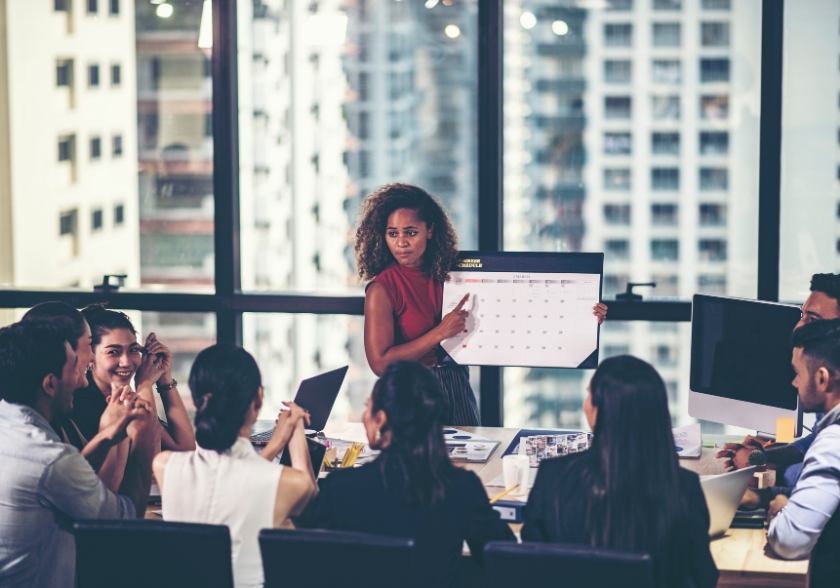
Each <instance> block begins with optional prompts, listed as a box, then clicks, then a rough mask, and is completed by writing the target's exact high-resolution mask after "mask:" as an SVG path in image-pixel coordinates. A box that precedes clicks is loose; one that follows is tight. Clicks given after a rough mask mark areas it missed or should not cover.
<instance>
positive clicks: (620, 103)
mask: <svg viewBox="0 0 840 588" xmlns="http://www.w3.org/2000/svg"><path fill="white" fill-rule="evenodd" d="M631 106H632V101H631V99H630V97H629V96H607V97H605V98H604V118H630V114H631Z"/></svg>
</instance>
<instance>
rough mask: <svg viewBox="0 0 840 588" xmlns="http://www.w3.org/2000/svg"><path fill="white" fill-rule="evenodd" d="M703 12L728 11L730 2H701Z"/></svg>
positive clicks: (727, 0)
mask: <svg viewBox="0 0 840 588" xmlns="http://www.w3.org/2000/svg"><path fill="white" fill-rule="evenodd" d="M702 6H703V10H729V9H730V8H732V0H703V5H702Z"/></svg>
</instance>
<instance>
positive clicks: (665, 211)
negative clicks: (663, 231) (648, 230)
mask: <svg viewBox="0 0 840 588" xmlns="http://www.w3.org/2000/svg"><path fill="white" fill-rule="evenodd" d="M650 222H651V224H653V225H656V226H660V227H673V226H676V225H677V224H678V222H679V207H678V206H677V205H676V204H651V205H650Z"/></svg>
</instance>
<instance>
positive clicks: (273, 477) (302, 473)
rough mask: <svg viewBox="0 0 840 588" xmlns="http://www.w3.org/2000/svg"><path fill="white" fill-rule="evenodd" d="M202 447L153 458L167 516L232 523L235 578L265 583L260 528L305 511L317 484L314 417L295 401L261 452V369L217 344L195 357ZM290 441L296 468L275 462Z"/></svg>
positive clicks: (243, 584)
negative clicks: (310, 433) (254, 432)
mask: <svg viewBox="0 0 840 588" xmlns="http://www.w3.org/2000/svg"><path fill="white" fill-rule="evenodd" d="M189 385H190V391H191V392H192V397H193V401H194V402H195V406H196V409H197V410H196V415H195V426H196V432H195V440H196V443H198V448H197V449H196V450H195V451H188V452H178V453H176V452H171V451H164V452H162V453H160V454H159V455H158V456H157V457H156V458H155V460H154V463H153V469H154V473H155V478H156V479H157V481H158V485H159V486H160V489H161V496H162V500H163V518H164V519H165V520H169V521H180V522H187V523H206V524H214V525H227V526H228V527H230V538H231V557H232V561H233V577H234V584H235V585H236V587H237V588H251V587H256V586H262V585H263V569H262V558H261V557H260V547H259V540H258V536H259V532H260V530H261V529H265V528H271V527H279V526H280V525H281V524H282V523H283V521H285V520H286V519H287V518H289V517H293V516H296V515H298V514H300V512H301V511H302V510H303V508H304V507H305V506H306V503H307V502H309V499H310V498H311V497H312V496H313V495H314V494H315V493H316V491H317V485H316V483H315V477H314V474H313V472H312V465H311V462H310V459H309V450H308V449H307V446H306V438H305V436H304V425H305V424H307V423H308V420H309V415H308V413H307V412H306V411H305V410H303V409H302V408H300V407H298V406H296V405H294V404H292V403H289V405H288V406H289V410H286V411H283V412H282V413H280V416H279V417H278V419H277V426H276V427H275V429H274V434H273V436H272V438H271V441H270V442H269V444H268V445H267V446H266V447H265V449H264V450H263V451H262V453H261V454H260V455H258V454H257V453H256V452H255V451H254V449H253V447H252V446H251V442H250V436H251V426H252V425H253V424H254V422H255V421H256V420H257V415H258V414H259V412H260V408H261V407H262V402H263V389H262V384H261V378H260V370H259V368H258V367H257V363H256V361H254V358H253V357H252V356H251V354H249V353H248V352H247V351H245V350H244V349H242V348H241V347H237V346H235V345H224V344H219V345H213V346H212V347H208V348H207V349H205V350H204V351H202V352H201V353H199V355H198V357H197V358H196V360H195V363H194V364H193V366H192V370H191V371H190V381H189ZM287 444H288V451H289V454H290V456H291V461H292V466H291V467H283V466H281V465H278V464H275V463H272V462H273V460H274V458H275V457H276V456H277V455H278V454H279V453H280V452H281V451H282V450H283V448H284V447H286V445H287Z"/></svg>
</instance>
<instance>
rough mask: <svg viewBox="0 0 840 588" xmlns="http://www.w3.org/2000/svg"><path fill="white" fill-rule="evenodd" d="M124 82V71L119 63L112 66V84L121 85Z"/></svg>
mask: <svg viewBox="0 0 840 588" xmlns="http://www.w3.org/2000/svg"><path fill="white" fill-rule="evenodd" d="M121 83H122V71H121V69H120V66H119V65H118V64H114V65H112V66H111V85H112V86H119V85H120V84H121Z"/></svg>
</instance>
